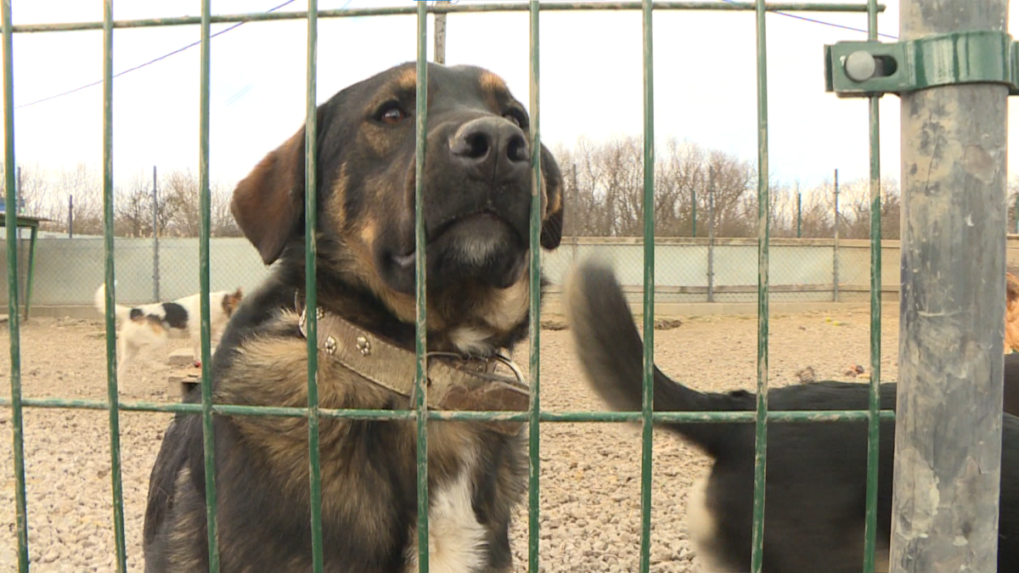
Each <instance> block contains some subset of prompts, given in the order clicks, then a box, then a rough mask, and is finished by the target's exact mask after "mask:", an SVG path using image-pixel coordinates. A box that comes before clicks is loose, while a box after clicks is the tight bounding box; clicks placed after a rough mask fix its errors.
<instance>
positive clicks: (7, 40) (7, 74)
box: [0, 0, 28, 573]
mask: <svg viewBox="0 0 1019 573" xmlns="http://www.w3.org/2000/svg"><path fill="white" fill-rule="evenodd" d="M0 17H2V18H3V35H4V167H5V169H4V191H5V195H6V197H5V198H4V200H5V202H6V203H5V205H17V200H18V196H17V191H16V190H15V188H14V186H15V181H14V54H13V50H14V29H13V24H12V23H11V0H2V1H0ZM17 223H18V215H17V213H15V212H14V211H12V210H11V209H4V225H5V226H6V227H7V326H8V328H9V330H10V337H11V343H10V351H11V425H12V426H13V430H14V432H13V433H14V447H13V450H14V451H13V452H11V453H12V454H13V456H14V487H15V492H14V507H15V521H16V525H17V534H18V573H28V500H27V498H26V496H25V433H24V410H23V408H22V404H21V321H20V317H19V315H18V240H17V239H18V235H17V232H16V231H17V228H18V224H17Z"/></svg>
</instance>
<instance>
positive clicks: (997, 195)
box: [891, 0, 1008, 573]
mask: <svg viewBox="0 0 1019 573" xmlns="http://www.w3.org/2000/svg"><path fill="white" fill-rule="evenodd" d="M899 6H900V11H899V29H900V34H899V36H900V38H902V40H903V41H912V40H916V39H920V38H924V37H930V36H933V35H938V34H948V33H953V32H957V31H960V30H987V31H1004V30H1005V28H1006V23H1007V22H1008V2H1007V1H1006V0H969V1H968V2H966V3H965V9H953V10H946V9H945V8H946V5H945V4H944V3H943V2H940V1H931V0H903V1H902V2H901V3H900V4H899ZM960 8H961V4H960ZM900 99H901V102H902V103H901V110H902V113H901V130H902V131H901V133H902V136H901V138H900V141H901V149H902V153H901V155H902V166H901V169H902V171H901V178H902V208H903V211H902V223H903V224H902V269H903V271H902V302H901V304H900V313H901V314H900V324H901V332H900V335H899V384H898V408H897V412H896V428H897V430H896V432H895V456H894V470H893V472H894V478H893V488H894V489H893V491H894V493H893V496H892V531H891V564H892V569H891V570H892V571H893V572H895V573H906V572H909V573H920V572H923V573H947V572H949V571H952V572H955V571H974V572H982V573H983V572H992V571H997V552H998V515H999V501H1000V497H999V493H1000V485H1001V451H1002V448H1001V446H1002V443H1001V436H1002V378H1003V370H1004V364H1003V360H1004V357H1003V354H1002V351H1001V349H1002V343H1003V340H1002V338H1003V329H1002V326H1000V325H1002V324H1004V320H1005V281H1004V278H1003V277H1004V275H1005V243H1006V239H1005V233H1006V217H1007V202H1006V199H1005V197H1006V195H1005V193H1006V176H1007V169H1006V152H1007V149H1008V147H1007V141H1008V139H1007V135H1008V134H1007V125H1008V122H1007V121H1006V119H1007V117H1008V105H1007V99H1008V89H1007V88H1006V87H1005V86H1002V85H996V84H986V83H985V84H964V85H946V86H938V87H933V88H930V89H924V90H918V91H914V92H907V93H903V94H901V96H900ZM975 162H977V163H979V164H980V168H979V170H978V172H977V173H974V171H973V165H975ZM991 325H996V327H992V326H991ZM960 540H962V542H960Z"/></svg>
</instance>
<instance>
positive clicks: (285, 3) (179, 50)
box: [14, 0, 349, 109]
mask: <svg viewBox="0 0 1019 573" xmlns="http://www.w3.org/2000/svg"><path fill="white" fill-rule="evenodd" d="M295 1H296V0H287V1H286V2H284V3H282V4H280V5H278V6H274V7H273V8H270V9H268V10H266V13H268V12H275V11H276V10H279V9H280V8H283V7H284V6H287V5H288V4H293V3H294V2H295ZM348 4H349V2H348ZM244 24H247V22H237V23H236V24H233V25H232V26H228V27H226V28H224V29H222V30H220V31H218V32H216V33H215V34H212V35H211V36H209V38H210V39H212V38H215V37H216V36H219V35H222V34H226V33H227V32H229V31H231V30H236V29H237V28H239V27H241V26H243V25H244ZM201 43H202V41H201V40H199V41H197V42H192V43H190V44H188V45H186V46H183V47H181V48H177V49H176V50H174V51H172V52H170V53H167V54H163V55H162V56H159V57H158V58H155V59H152V60H149V61H147V62H145V63H142V64H138V65H137V66H134V67H133V68H128V69H126V70H123V71H120V72H117V73H115V74H113V77H114V78H118V77H120V76H122V75H124V74H126V73H130V72H133V71H135V70H140V69H142V68H144V67H146V66H151V65H152V64H154V63H156V62H160V61H162V60H165V59H167V58H169V57H170V56H173V55H176V54H179V53H181V52H183V51H185V50H189V49H191V48H194V47H195V46H198V45H200V44H201ZM102 83H103V80H99V81H97V82H92V83H90V84H86V85H83V86H79V87H76V88H74V89H72V90H67V91H66V92H62V93H58V94H56V95H51V96H49V97H44V98H42V99H37V100H35V101H32V102H28V103H24V104H21V105H18V106H14V109H21V108H23V107H28V106H32V105H36V104H40V103H43V102H47V101H50V100H54V99H57V98H58V97H63V96H66V95H71V94H73V93H76V92H80V91H81V90H83V89H87V88H90V87H94V86H98V85H102Z"/></svg>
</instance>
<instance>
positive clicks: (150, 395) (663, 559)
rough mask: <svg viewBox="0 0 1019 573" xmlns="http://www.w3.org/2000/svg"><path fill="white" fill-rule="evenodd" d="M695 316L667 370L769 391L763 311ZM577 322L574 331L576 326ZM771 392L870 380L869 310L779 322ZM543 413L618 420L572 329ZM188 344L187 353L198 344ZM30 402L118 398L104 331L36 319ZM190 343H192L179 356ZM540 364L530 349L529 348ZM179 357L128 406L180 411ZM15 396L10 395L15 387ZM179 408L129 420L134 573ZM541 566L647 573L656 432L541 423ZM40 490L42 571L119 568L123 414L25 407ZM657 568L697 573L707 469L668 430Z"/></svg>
mask: <svg viewBox="0 0 1019 573" xmlns="http://www.w3.org/2000/svg"><path fill="white" fill-rule="evenodd" d="M680 318H682V326H681V327H680V328H673V329H664V330H660V331H657V332H656V334H655V361H656V363H657V364H658V365H659V366H660V367H661V368H662V369H663V370H664V371H665V372H666V373H668V374H670V375H671V376H673V377H674V378H676V379H677V380H680V381H682V382H684V383H686V384H689V385H690V386H692V387H695V388H698V389H701V390H730V389H736V388H745V389H753V388H755V387H756V384H757V380H756V364H757V339H756V335H757V320H756V317H753V316H750V317H744V316H721V317H719V316H712V317H699V318H693V319H687V318H685V317H680ZM897 322H898V317H897V316H892V317H887V318H886V319H885V324H884V325H883V328H882V330H883V340H882V344H883V347H884V348H885V349H891V350H890V351H889V352H887V353H886V356H885V357H883V359H882V373H883V376H884V377H885V378H886V379H890V380H891V379H894V378H895V376H896V374H897V372H896V365H895V355H894V349H895V348H897V345H898V340H897V334H898V332H897ZM562 326H564V325H562ZM770 333H771V334H770V344H769V348H770V383H771V385H772V386H783V385H788V384H798V383H800V379H799V377H798V376H797V373H799V372H801V371H803V370H804V369H805V368H806V367H808V366H809V367H811V368H812V370H813V375H814V377H815V378H816V379H817V380H824V379H855V380H857V381H858V382H861V383H864V382H865V381H866V377H865V376H863V377H859V378H851V377H846V376H845V375H844V374H843V373H844V372H845V371H846V367H847V365H853V364H861V365H867V369H868V370H869V364H870V359H869V317H868V314H867V312H866V311H850V312H838V313H809V314H797V315H784V316H779V317H775V318H773V319H772V321H771V324H770ZM541 340H542V347H541V357H542V361H541V363H542V372H541V399H542V408H543V409H545V410H550V411H583V410H587V411H591V410H603V409H604V408H605V406H604V404H603V403H601V401H600V400H599V399H597V398H596V397H595V396H594V395H593V394H592V393H591V392H590V391H589V390H588V387H587V385H586V384H585V383H584V381H583V380H582V378H581V376H580V371H579V368H578V364H577V362H576V358H575V357H574V355H573V352H572V348H571V345H572V343H571V341H570V333H569V331H567V330H546V331H545V332H543V333H542V337H541ZM178 344H179V345H183V346H186V345H187V341H180V342H179V343H178ZM21 345H22V347H21V350H22V369H23V377H22V385H23V389H24V390H23V393H24V396H26V397H32V398H55V397H61V398H74V399H88V400H105V399H106V396H107V387H106V379H105V374H106V342H105V339H104V337H103V330H102V325H101V323H100V322H99V321H81V320H55V321H45V323H42V322H37V321H33V322H30V323H29V324H28V325H26V326H25V327H24V330H23V332H22V337H21ZM177 347H179V346H177ZM0 348H3V349H4V350H5V351H4V352H3V353H0V354H2V358H0V387H2V388H5V389H6V388H9V387H10V379H9V375H10V374H9V373H10V362H9V361H10V359H9V356H10V355H9V352H8V351H6V349H7V348H8V335H7V331H6V329H3V330H2V334H0ZM515 359H516V361H517V363H518V364H519V365H520V366H521V367H522V368H524V369H525V370H526V367H527V364H528V360H527V348H526V346H525V347H523V348H520V349H518V350H517V351H516V352H515ZM165 362H166V361H165V357H164V359H163V360H159V361H156V362H143V361H139V362H137V363H135V364H134V365H132V366H131V367H129V368H128V371H127V373H126V375H125V377H124V379H123V380H121V384H120V395H121V398H122V399H124V400H145V401H155V402H165V401H169V400H172V399H175V398H176V395H170V396H169V397H168V393H167V390H168V384H167V382H166V380H167V375H168V374H169V373H170V372H171V368H170V367H169V366H166V365H165ZM0 392H2V393H3V394H7V392H8V391H7V390H2V391H0ZM168 420H169V414H149V413H130V412H125V413H121V414H120V416H119V422H120V428H121V463H122V476H123V484H124V512H125V529H126V542H127V552H128V567H129V568H130V569H131V570H133V571H140V570H141V569H142V568H143V565H142V555H141V528H142V520H143V515H144V509H145V498H146V495H147V490H148V477H149V471H150V469H151V467H152V463H153V461H154V459H155V456H156V453H157V451H158V448H159V443H160V440H161V439H162V435H163V431H164V429H165V428H166V424H167V422H168ZM10 428H11V422H10V410H9V409H8V408H0V433H2V434H4V435H6V436H7V437H6V438H4V439H2V440H0V484H2V489H0V572H7V571H14V570H16V563H17V560H16V553H15V551H16V547H17V543H16V539H17V538H16V535H15V518H14V494H15V487H14V477H13V476H14V467H13V459H12V456H11V434H10V433H9V432H10ZM540 439H541V460H540V463H541V474H540V475H541V478H540V491H541V499H540V522H541V526H540V556H541V563H542V566H543V570H545V571H549V572H557V573H558V572H578V573H579V572H592V573H594V572H606V573H607V572H622V571H635V570H637V568H638V549H639V546H640V472H641V469H640V468H641V465H640V429H639V426H636V425H628V424H627V425H619V424H595V423H577V424H543V425H542V429H541V435H540ZM25 453H26V480H27V483H28V486H27V491H28V522H29V543H30V551H31V556H32V561H33V567H32V570H33V571H36V572H41V573H47V572H62V571H73V572H81V571H102V572H106V571H114V570H115V567H114V555H115V553H116V551H115V545H114V534H113V523H112V521H113V520H112V515H113V505H112V503H113V496H112V493H111V474H110V434H109V413H108V412H106V411H103V410H99V411H83V410H53V409H39V408H29V409H27V410H26V412H25ZM652 461H653V474H654V482H653V486H652V505H653V511H652V520H653V524H654V526H653V533H652V546H651V562H652V566H651V570H652V571H655V572H660V573H661V572H676V573H681V572H688V571H692V570H693V569H692V559H693V558H694V556H693V553H692V551H691V550H690V549H689V547H688V545H687V535H686V530H685V527H684V526H683V515H684V511H685V509H684V508H685V505H686V489H687V488H688V487H689V485H690V484H691V482H692V480H693V479H694V478H695V477H696V476H698V475H699V474H700V473H701V472H703V471H704V469H705V468H706V467H707V466H706V459H705V458H703V457H702V456H700V455H699V454H698V453H697V452H695V451H693V450H692V449H690V448H688V447H687V446H686V445H684V444H683V443H682V442H681V441H679V440H678V439H676V438H674V437H673V436H671V435H669V434H666V433H664V432H656V433H655V437H654V454H653V458H652ZM512 537H513V547H514V553H515V554H516V568H515V569H516V570H517V571H526V569H527V510H526V506H523V507H521V508H519V510H518V512H517V517H516V520H515V521H514V523H513V529H512Z"/></svg>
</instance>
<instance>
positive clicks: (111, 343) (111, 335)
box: [8, 0, 127, 573]
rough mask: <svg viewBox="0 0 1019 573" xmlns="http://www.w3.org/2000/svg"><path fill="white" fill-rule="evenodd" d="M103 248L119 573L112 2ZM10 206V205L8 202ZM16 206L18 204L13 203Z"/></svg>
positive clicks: (122, 563)
mask: <svg viewBox="0 0 1019 573" xmlns="http://www.w3.org/2000/svg"><path fill="white" fill-rule="evenodd" d="M103 23H104V26H103V247H104V253H105V259H106V392H107V400H108V401H109V403H110V405H111V406H110V408H109V415H110V480H111V481H112V484H113V531H114V541H115V544H116V547H117V571H118V572H119V573H124V572H125V571H127V545H126V543H125V542H124V488H123V483H122V481H121V480H122V474H121V468H120V410H118V409H117V407H116V403H117V399H118V397H119V396H120V392H119V391H118V389H117V341H116V338H115V333H116V331H117V315H116V308H115V305H114V302H115V301H116V291H115V287H114V282H113V279H114V276H115V275H114V269H113V227H114V211H113V0H104V2H103ZM8 205H10V203H8ZM14 205H17V203H14Z"/></svg>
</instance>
